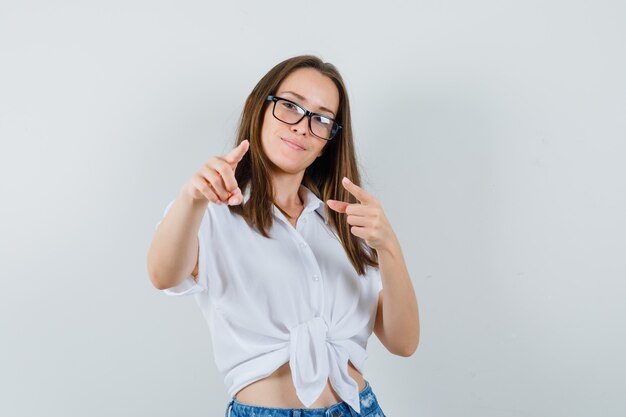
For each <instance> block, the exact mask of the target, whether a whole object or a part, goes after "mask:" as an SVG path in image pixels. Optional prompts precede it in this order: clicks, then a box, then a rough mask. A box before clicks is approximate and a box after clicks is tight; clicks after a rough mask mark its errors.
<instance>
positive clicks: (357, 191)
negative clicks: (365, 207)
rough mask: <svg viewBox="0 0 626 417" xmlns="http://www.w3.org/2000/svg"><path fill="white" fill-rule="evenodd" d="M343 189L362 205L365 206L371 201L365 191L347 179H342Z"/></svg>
mask: <svg viewBox="0 0 626 417" xmlns="http://www.w3.org/2000/svg"><path fill="white" fill-rule="evenodd" d="M341 183H342V184H343V186H344V188H345V189H346V190H348V192H349V193H350V194H352V195H353V196H355V197H356V199H357V200H359V201H360V202H361V203H363V204H367V203H369V202H370V201H371V196H370V195H369V194H368V193H366V192H365V190H364V189H363V188H361V187H359V186H358V185H356V184H355V183H353V182H352V181H350V180H349V179H348V178H347V177H343V179H342V180H341Z"/></svg>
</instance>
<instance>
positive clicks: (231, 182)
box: [213, 158, 237, 194]
mask: <svg viewBox="0 0 626 417" xmlns="http://www.w3.org/2000/svg"><path fill="white" fill-rule="evenodd" d="M213 169H215V170H216V171H217V172H218V173H219V174H220V176H221V177H222V182H223V183H224V188H225V189H226V191H227V192H228V193H229V194H232V193H233V191H235V189H236V188H237V179H236V178H235V170H234V169H233V168H232V167H231V166H230V165H229V164H228V163H227V162H226V161H224V160H222V159H219V158H218V159H217V161H215V163H214V164H213Z"/></svg>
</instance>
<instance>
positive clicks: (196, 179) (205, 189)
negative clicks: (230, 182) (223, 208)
mask: <svg viewBox="0 0 626 417" xmlns="http://www.w3.org/2000/svg"><path fill="white" fill-rule="evenodd" d="M191 183H192V184H193V186H194V187H195V188H196V190H198V191H199V192H200V193H201V194H202V195H203V196H204V198H206V199H207V200H209V201H210V202H212V203H214V204H221V202H220V199H219V198H218V197H217V196H216V195H215V193H214V192H213V190H212V189H211V187H210V186H209V183H208V182H207V181H206V179H205V178H204V177H202V176H201V175H199V174H196V175H194V176H193V177H192V178H191Z"/></svg>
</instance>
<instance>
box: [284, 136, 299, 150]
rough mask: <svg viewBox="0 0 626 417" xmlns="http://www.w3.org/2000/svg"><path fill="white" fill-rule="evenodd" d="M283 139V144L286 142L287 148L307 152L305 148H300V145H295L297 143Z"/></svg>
mask: <svg viewBox="0 0 626 417" xmlns="http://www.w3.org/2000/svg"><path fill="white" fill-rule="evenodd" d="M281 139H282V141H283V142H285V144H286V145H287V146H289V147H290V148H292V149H297V150H299V151H304V150H305V149H304V148H303V147H301V146H299V145H297V144H295V143H293V142H291V141H288V140H287V139H283V138H281Z"/></svg>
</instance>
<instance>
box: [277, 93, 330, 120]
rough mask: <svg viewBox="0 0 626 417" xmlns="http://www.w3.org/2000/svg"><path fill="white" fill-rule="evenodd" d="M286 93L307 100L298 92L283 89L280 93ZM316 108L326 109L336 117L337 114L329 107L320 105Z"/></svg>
mask: <svg viewBox="0 0 626 417" xmlns="http://www.w3.org/2000/svg"><path fill="white" fill-rule="evenodd" d="M286 93H289V94H292V95H294V96H296V97H298V98H299V99H300V100H304V101H307V99H306V98H304V97H303V96H301V95H300V94H298V93H294V92H293V91H283V92H282V94H286ZM318 108H319V109H320V110H323V111H327V112H328V113H330V114H332V115H333V117H337V115H336V114H335V113H334V112H333V111H332V110H331V109H329V108H326V107H324V106H320V107H318Z"/></svg>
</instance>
